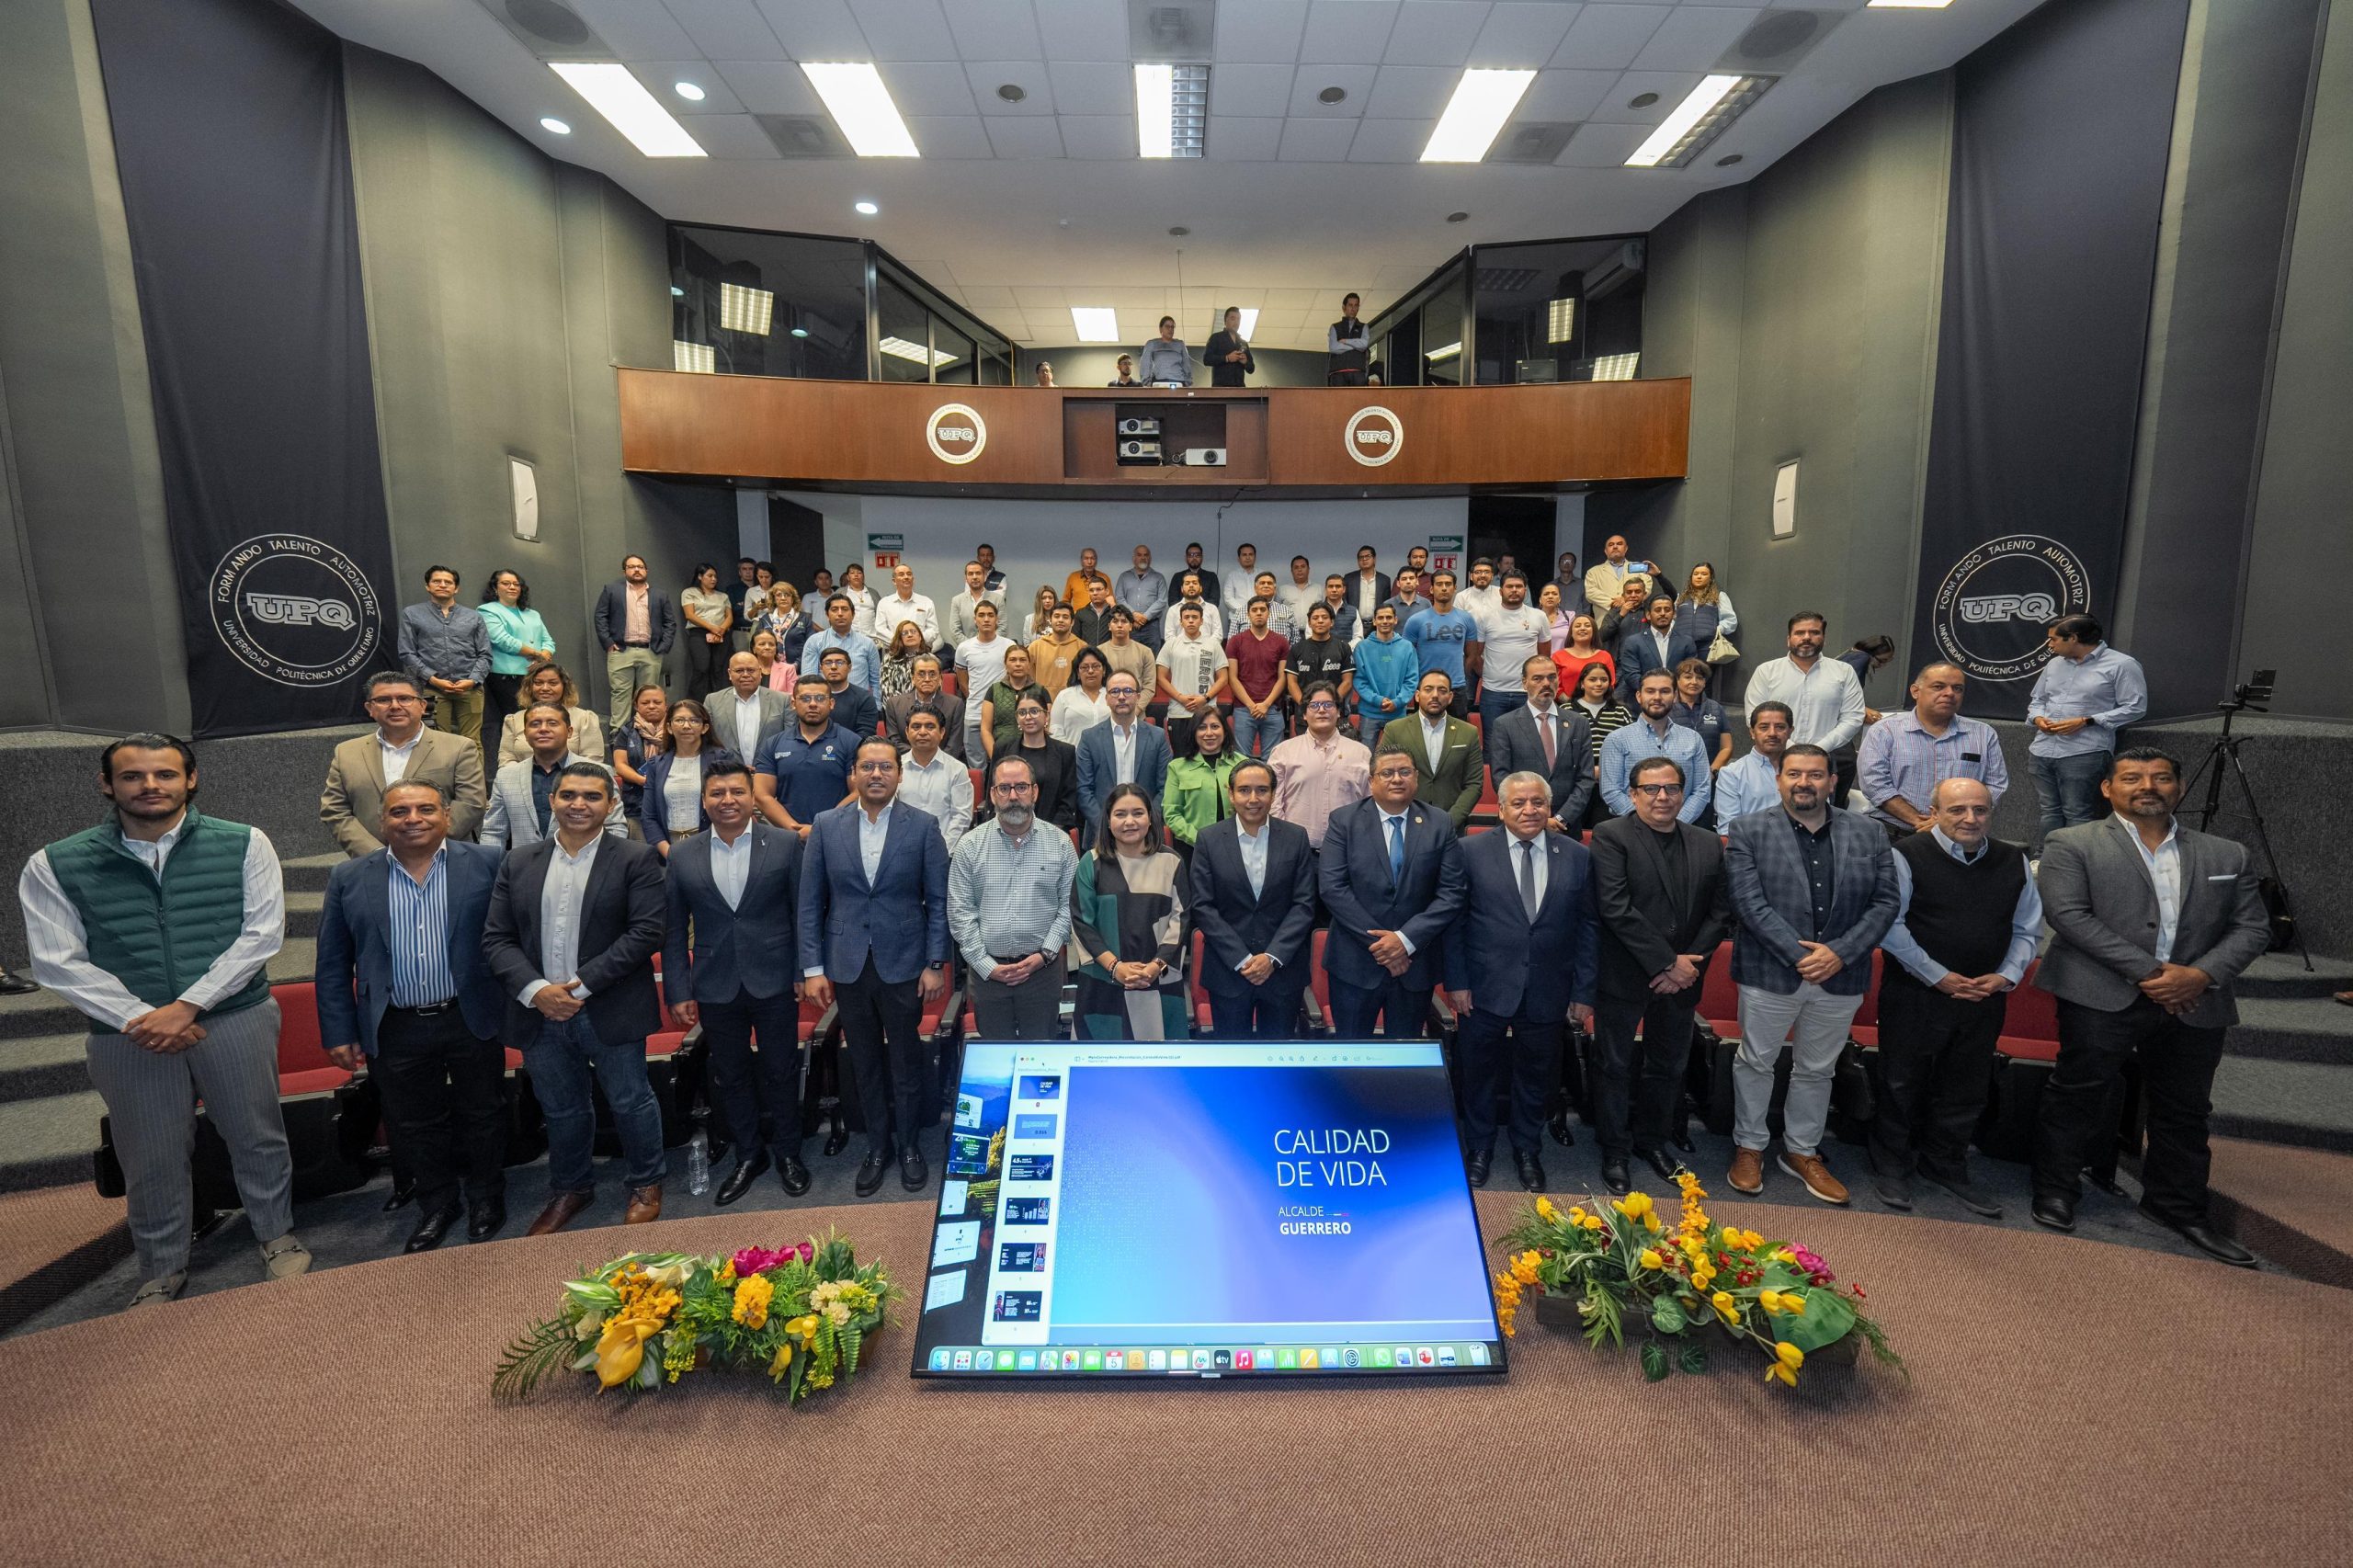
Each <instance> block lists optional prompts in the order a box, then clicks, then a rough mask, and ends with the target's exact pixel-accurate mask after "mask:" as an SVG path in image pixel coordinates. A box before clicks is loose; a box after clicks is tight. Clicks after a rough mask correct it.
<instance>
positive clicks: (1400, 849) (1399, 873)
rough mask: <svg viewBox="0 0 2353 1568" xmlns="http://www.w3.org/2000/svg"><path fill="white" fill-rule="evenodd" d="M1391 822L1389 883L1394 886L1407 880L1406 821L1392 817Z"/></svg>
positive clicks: (1389, 820)
mask: <svg viewBox="0 0 2353 1568" xmlns="http://www.w3.org/2000/svg"><path fill="white" fill-rule="evenodd" d="M1388 822H1389V881H1390V884H1391V885H1392V886H1394V885H1396V884H1397V883H1400V882H1402V881H1404V880H1405V819H1404V817H1391V818H1389V819H1388Z"/></svg>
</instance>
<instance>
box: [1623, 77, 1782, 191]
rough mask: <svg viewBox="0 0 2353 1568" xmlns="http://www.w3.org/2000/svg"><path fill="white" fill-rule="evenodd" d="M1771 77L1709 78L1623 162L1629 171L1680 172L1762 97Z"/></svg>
mask: <svg viewBox="0 0 2353 1568" xmlns="http://www.w3.org/2000/svg"><path fill="white" fill-rule="evenodd" d="M1773 81H1774V78H1772V77H1770V76H1730V75H1714V76H1710V77H1707V78H1706V79H1704V80H1703V81H1701V82H1700V84H1699V85H1698V86H1696V87H1694V88H1692V89H1691V92H1690V95H1689V96H1688V97H1686V98H1685V99H1684V100H1683V101H1682V102H1681V103H1679V104H1677V105H1676V106H1675V112H1674V113H1672V114H1670V115H1668V116H1667V117H1666V118H1665V119H1663V120H1661V121H1660V122H1659V125H1658V129H1657V130H1655V131H1652V132H1651V133H1650V135H1649V136H1648V137H1646V138H1645V139H1644V140H1643V144H1642V145H1641V146H1639V147H1637V148H1635V149H1634V153H1633V155H1632V156H1631V157H1630V158H1628V159H1627V160H1626V166H1627V167H1628V168H1630V169H1679V168H1681V167H1683V165H1686V164H1688V163H1689V162H1690V161H1691V160H1692V159H1694V158H1696V157H1698V156H1699V154H1700V153H1703V152H1705V151H1706V150H1707V147H1708V143H1710V142H1713V141H1714V140H1715V139H1716V138H1717V137H1719V136H1721V135H1722V134H1723V133H1724V129H1725V127H1727V126H1729V125H1730V124H1732V122H1733V120H1735V119H1739V118H1740V116H1741V113H1742V111H1743V110H1745V109H1746V108H1748V106H1749V105H1751V104H1753V103H1755V102H1756V100H1757V99H1758V98H1759V97H1763V96H1764V93H1765V89H1766V88H1768V87H1769V86H1771V85H1773Z"/></svg>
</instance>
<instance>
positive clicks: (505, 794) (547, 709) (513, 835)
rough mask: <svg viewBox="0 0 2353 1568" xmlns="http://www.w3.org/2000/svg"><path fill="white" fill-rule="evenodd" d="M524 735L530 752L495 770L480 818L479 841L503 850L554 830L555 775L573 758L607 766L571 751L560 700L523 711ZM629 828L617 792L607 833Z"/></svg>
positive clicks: (569, 727)
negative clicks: (486, 808) (487, 806)
mask: <svg viewBox="0 0 2353 1568" xmlns="http://www.w3.org/2000/svg"><path fill="white" fill-rule="evenodd" d="M523 739H524V740H525V742H526V743H528V744H529V746H530V748H531V755H530V756H527V757H525V758H524V759H523V760H522V761H520V762H510V763H508V764H507V765H506V767H502V768H500V769H499V770H498V777H497V778H495V779H494V780H493V781H492V783H491V787H490V810H489V812H487V813H486V814H484V816H483V819H482V841H483V843H484V844H491V845H495V846H498V847H499V848H501V849H520V848H522V847H523V846H525V845H529V844H537V843H538V842H540V840H541V839H543V838H545V837H547V836H548V835H549V834H550V833H551V832H552V831H553V829H551V827H549V825H548V820H549V819H548V812H549V809H550V808H549V802H550V801H551V798H552V797H553V794H554V790H555V781H556V778H557V776H558V775H559V774H561V773H562V772H563V769H564V768H565V767H568V766H570V765H571V764H573V763H575V762H585V763H588V764H591V765H592V766H595V767H604V766H605V764H604V763H603V762H602V761H600V760H599V759H597V758H596V757H593V756H581V755H580V754H579V753H577V752H575V751H574V750H573V749H572V715H571V714H569V713H567V712H565V711H564V710H563V706H562V705H561V704H559V703H554V702H541V703H537V704H534V705H533V706H532V707H531V708H529V710H526V711H525V712H524V714H523ZM628 828H629V820H628V818H627V816H626V815H624V814H623V812H622V811H621V800H620V795H619V794H618V793H616V794H615V795H614V796H613V804H612V812H611V814H610V815H609V816H608V817H607V818H606V821H605V831H606V832H607V833H609V834H612V835H616V836H619V835H622V834H624V833H626V832H627V831H628Z"/></svg>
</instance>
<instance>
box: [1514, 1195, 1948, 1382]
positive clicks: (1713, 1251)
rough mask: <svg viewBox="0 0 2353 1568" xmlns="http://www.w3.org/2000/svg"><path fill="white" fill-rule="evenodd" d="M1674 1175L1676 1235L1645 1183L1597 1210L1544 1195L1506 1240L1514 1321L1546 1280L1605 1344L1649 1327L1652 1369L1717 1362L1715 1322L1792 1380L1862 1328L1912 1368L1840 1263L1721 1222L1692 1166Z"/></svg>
mask: <svg viewBox="0 0 2353 1568" xmlns="http://www.w3.org/2000/svg"><path fill="white" fill-rule="evenodd" d="M1675 1179H1676V1183H1677V1186H1678V1187H1680V1188H1681V1189H1682V1201H1681V1204H1680V1214H1679V1216H1678V1218H1677V1221H1676V1226H1675V1232H1674V1233H1673V1234H1672V1235H1669V1234H1668V1233H1666V1227H1665V1221H1662V1220H1661V1219H1660V1217H1659V1213H1658V1207H1657V1205H1656V1204H1654V1203H1653V1202H1652V1201H1651V1197H1650V1195H1649V1194H1648V1193H1645V1192H1635V1193H1629V1194H1628V1195H1627V1196H1626V1197H1624V1198H1620V1199H1613V1200H1612V1201H1611V1202H1610V1203H1609V1204H1608V1206H1607V1208H1606V1209H1605V1208H1603V1207H1602V1206H1600V1205H1598V1204H1597V1205H1596V1206H1595V1208H1594V1210H1591V1211H1588V1210H1586V1208H1585V1207H1584V1205H1582V1204H1577V1205H1572V1206H1571V1207H1570V1208H1569V1209H1567V1210H1562V1209H1560V1208H1558V1207H1557V1206H1555V1205H1554V1204H1553V1202H1552V1199H1548V1198H1539V1199H1537V1200H1536V1206H1535V1208H1534V1209H1533V1210H1531V1211H1530V1212H1529V1214H1528V1215H1527V1216H1526V1217H1525V1218H1523V1219H1522V1220H1521V1221H1520V1222H1519V1223H1518V1224H1517V1225H1515V1226H1513V1227H1512V1229H1511V1230H1510V1231H1508V1232H1506V1233H1505V1235H1504V1237H1503V1239H1502V1246H1503V1247H1504V1249H1505V1251H1506V1255H1507V1260H1506V1267H1505V1268H1504V1270H1503V1271H1502V1272H1500V1273H1498V1274H1497V1275H1496V1276H1495V1303H1496V1312H1497V1316H1498V1317H1499V1318H1500V1320H1501V1322H1502V1325H1503V1330H1504V1332H1505V1333H1506V1335H1508V1334H1511V1333H1513V1332H1514V1328H1513V1322H1514V1319H1515V1318H1516V1317H1517V1316H1518V1309H1519V1304H1520V1301H1521V1300H1522V1298H1523V1297H1524V1296H1525V1295H1526V1293H1527V1292H1529V1291H1535V1292H1538V1293H1539V1294H1552V1295H1555V1296H1558V1297H1562V1298H1564V1299H1565V1298H1574V1300H1575V1302H1576V1314H1577V1319H1578V1322H1579V1324H1580V1325H1581V1327H1582V1329H1583V1331H1584V1334H1585V1337H1586V1342H1587V1343H1588V1344H1590V1345H1592V1346H1595V1347H1596V1348H1599V1347H1600V1346H1601V1344H1602V1342H1603V1341H1604V1340H1607V1341H1608V1343H1610V1344H1611V1345H1614V1346H1624V1344H1625V1342H1626V1334H1627V1331H1628V1329H1629V1327H1630V1326H1631V1327H1632V1328H1633V1329H1634V1330H1635V1331H1636V1332H1639V1333H1641V1334H1642V1335H1643V1340H1642V1361H1643V1376H1644V1377H1645V1378H1647V1379H1649V1380H1650V1381H1653V1382H1656V1381H1659V1380H1660V1379H1662V1378H1664V1377H1665V1376H1666V1375H1667V1373H1668V1372H1669V1371H1671V1370H1672V1369H1674V1368H1676V1367H1680V1368H1681V1369H1683V1370H1684V1371H1686V1372H1700V1371H1705V1370H1706V1369H1707V1365H1708V1345H1707V1340H1706V1338H1705V1337H1703V1336H1702V1335H1701V1334H1700V1332H1699V1331H1700V1330H1702V1329H1704V1328H1706V1327H1707V1326H1708V1325H1709V1324H1718V1325H1720V1326H1721V1327H1722V1330H1723V1331H1724V1332H1725V1333H1726V1334H1728V1335H1731V1336H1732V1337H1733V1339H1734V1340H1735V1341H1738V1342H1741V1343H1745V1344H1751V1345H1755V1346H1757V1347H1758V1348H1760V1349H1761V1350H1762V1351H1763V1352H1764V1353H1765V1355H1766V1357H1767V1358H1768V1359H1767V1364H1766V1368H1765V1377H1766V1381H1768V1382H1779V1383H1781V1384H1784V1385H1785V1386H1787V1387H1790V1388H1795V1387H1797V1382H1798V1371H1799V1369H1801V1368H1802V1367H1803V1366H1804V1365H1805V1360H1806V1358H1807V1357H1808V1356H1809V1355H1818V1354H1820V1353H1821V1352H1823V1351H1825V1350H1827V1349H1829V1348H1831V1347H1832V1346H1842V1345H1843V1346H1846V1347H1847V1349H1849V1350H1851V1349H1852V1347H1853V1344H1854V1340H1855V1338H1857V1337H1859V1338H1860V1339H1861V1340H1862V1341H1864V1342H1865V1343H1867V1344H1869V1345H1870V1347H1871V1352H1872V1354H1873V1355H1875V1356H1876V1357H1878V1358H1879V1359H1880V1360H1881V1361H1883V1362H1885V1363H1887V1364H1888V1365H1890V1366H1892V1367H1894V1368H1896V1369H1898V1370H1903V1369H1904V1360H1903V1358H1901V1357H1899V1356H1898V1355H1896V1353H1895V1352H1894V1350H1893V1349H1892V1348H1891V1347H1890V1346H1889V1345H1888V1343H1887V1335H1885V1333H1884V1332H1882V1331H1881V1327H1880V1325H1879V1324H1877V1323H1875V1322H1873V1321H1872V1320H1871V1319H1870V1317H1869V1316H1868V1315H1866V1314H1865V1312H1863V1309H1862V1302H1863V1301H1864V1300H1865V1296H1864V1293H1863V1288H1862V1287H1861V1286H1860V1285H1857V1284H1853V1283H1848V1284H1847V1285H1845V1286H1844V1287H1841V1286H1840V1285H1839V1284H1838V1282H1837V1277H1836V1275H1834V1274H1832V1273H1831V1271H1830V1266H1829V1265H1828V1264H1826V1263H1824V1261H1823V1260H1822V1259H1821V1257H1819V1256H1816V1255H1815V1254H1814V1253H1813V1252H1812V1251H1810V1250H1808V1249H1807V1248H1806V1247H1805V1246H1803V1245H1802V1244H1799V1243H1796V1242H1787V1241H1768V1240H1767V1239H1766V1238H1765V1237H1763V1236H1762V1235H1759V1234H1758V1233H1756V1232H1755V1231H1748V1230H1743V1229H1741V1228H1740V1227H1739V1226H1737V1225H1719V1224H1717V1223H1716V1222H1715V1221H1713V1220H1711V1219H1710V1218H1709V1217H1708V1212H1707V1210H1705V1209H1703V1208H1701V1207H1700V1203H1699V1200H1700V1199H1703V1198H1705V1197H1706V1196H1707V1191H1706V1189H1705V1188H1703V1187H1700V1185H1699V1177H1697V1176H1693V1175H1692V1174H1691V1173H1690V1172H1688V1171H1683V1172H1680V1173H1678V1174H1677V1176H1676V1178H1675ZM1670 1340H1672V1341H1674V1342H1675V1346H1676V1350H1675V1354H1674V1356H1673V1357H1672V1358H1670V1357H1669V1355H1668V1342H1669V1341H1670ZM1905 1376H1907V1377H1908V1376H1910V1373H1909V1372H1905Z"/></svg>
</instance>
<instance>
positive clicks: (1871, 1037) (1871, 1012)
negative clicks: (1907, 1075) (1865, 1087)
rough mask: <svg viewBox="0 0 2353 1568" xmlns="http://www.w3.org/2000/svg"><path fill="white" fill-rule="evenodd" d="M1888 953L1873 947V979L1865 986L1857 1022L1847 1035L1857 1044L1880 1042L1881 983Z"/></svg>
mask: <svg viewBox="0 0 2353 1568" xmlns="http://www.w3.org/2000/svg"><path fill="white" fill-rule="evenodd" d="M1886 965H1887V955H1886V954H1885V953H1883V952H1881V950H1880V949H1877V948H1873V949H1871V981H1870V984H1869V985H1867V986H1865V987H1864V988H1863V1005H1862V1006H1859V1007H1858V1008H1856V1009H1855V1022H1854V1024H1853V1026H1852V1027H1850V1028H1848V1029H1847V1036H1848V1038H1850V1039H1851V1040H1854V1042H1855V1043H1856V1044H1857V1045H1867V1046H1875V1045H1877V1044H1879V983H1880V977H1881V975H1882V974H1883V973H1885V972H1886Z"/></svg>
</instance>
